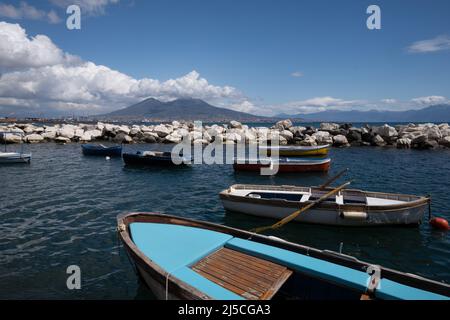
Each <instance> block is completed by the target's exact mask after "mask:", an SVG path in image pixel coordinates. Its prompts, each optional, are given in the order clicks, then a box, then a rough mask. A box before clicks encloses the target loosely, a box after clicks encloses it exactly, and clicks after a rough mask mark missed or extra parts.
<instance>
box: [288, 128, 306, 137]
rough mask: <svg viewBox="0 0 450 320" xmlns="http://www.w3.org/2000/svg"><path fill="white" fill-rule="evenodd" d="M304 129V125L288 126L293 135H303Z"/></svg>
mask: <svg viewBox="0 0 450 320" xmlns="http://www.w3.org/2000/svg"><path fill="white" fill-rule="evenodd" d="M305 130H306V128H305V127H301V126H295V127H290V128H289V131H290V132H292V133H293V134H294V137H301V136H303V132H304V131H305Z"/></svg>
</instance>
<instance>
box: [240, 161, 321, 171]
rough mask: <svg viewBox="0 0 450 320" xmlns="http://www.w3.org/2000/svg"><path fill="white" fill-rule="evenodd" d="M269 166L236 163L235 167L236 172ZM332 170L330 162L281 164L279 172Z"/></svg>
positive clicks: (256, 169) (257, 169)
mask: <svg viewBox="0 0 450 320" xmlns="http://www.w3.org/2000/svg"><path fill="white" fill-rule="evenodd" d="M268 167H269V165H267V164H264V165H263V164H258V163H255V164H249V163H245V164H244V163H242V164H240V163H235V164H234V165H233V168H234V170H236V171H259V170H260V169H261V168H268ZM329 169H330V162H326V163H320V164H305V165H298V164H297V165H292V164H280V165H279V167H278V172H317V171H318V172H326V171H328V170H329Z"/></svg>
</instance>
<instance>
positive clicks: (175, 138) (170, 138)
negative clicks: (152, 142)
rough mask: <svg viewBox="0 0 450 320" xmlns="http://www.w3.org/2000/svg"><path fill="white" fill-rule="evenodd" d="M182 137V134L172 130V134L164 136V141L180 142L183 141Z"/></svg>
mask: <svg viewBox="0 0 450 320" xmlns="http://www.w3.org/2000/svg"><path fill="white" fill-rule="evenodd" d="M181 138H182V137H181V136H180V135H178V134H177V133H175V132H172V133H171V134H169V135H167V136H166V137H165V138H164V142H165V143H180V142H181Z"/></svg>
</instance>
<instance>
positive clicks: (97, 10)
mask: <svg viewBox="0 0 450 320" xmlns="http://www.w3.org/2000/svg"><path fill="white" fill-rule="evenodd" d="M50 2H51V3H53V4H54V5H56V6H58V7H61V8H64V9H65V8H67V7H68V6H70V5H72V4H76V5H78V6H80V8H81V12H82V14H83V13H84V12H86V13H88V14H91V15H98V14H103V13H105V8H106V7H107V6H108V5H111V4H116V3H118V2H119V0H50Z"/></svg>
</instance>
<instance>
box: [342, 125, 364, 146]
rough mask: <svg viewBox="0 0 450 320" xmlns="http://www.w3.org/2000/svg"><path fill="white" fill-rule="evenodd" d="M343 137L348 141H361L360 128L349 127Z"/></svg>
mask: <svg viewBox="0 0 450 320" xmlns="http://www.w3.org/2000/svg"><path fill="white" fill-rule="evenodd" d="M345 137H346V138H347V140H348V142H350V143H361V141H362V134H361V130H360V129H357V128H351V129H350V130H349V131H348V133H347V134H346V135H345Z"/></svg>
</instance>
